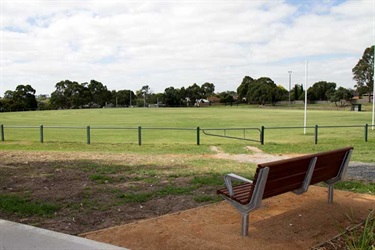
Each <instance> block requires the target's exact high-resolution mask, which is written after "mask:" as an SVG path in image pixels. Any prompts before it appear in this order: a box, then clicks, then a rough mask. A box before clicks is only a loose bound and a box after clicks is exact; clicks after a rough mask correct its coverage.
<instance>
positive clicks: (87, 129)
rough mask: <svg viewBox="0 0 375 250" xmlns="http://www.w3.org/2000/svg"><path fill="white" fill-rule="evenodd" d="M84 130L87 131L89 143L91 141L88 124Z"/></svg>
mask: <svg viewBox="0 0 375 250" xmlns="http://www.w3.org/2000/svg"><path fill="white" fill-rule="evenodd" d="M86 131H87V144H90V143H91V138H90V126H87V128H86Z"/></svg>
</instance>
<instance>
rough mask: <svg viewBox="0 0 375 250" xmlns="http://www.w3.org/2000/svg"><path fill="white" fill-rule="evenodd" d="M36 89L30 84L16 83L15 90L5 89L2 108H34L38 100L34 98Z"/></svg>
mask: <svg viewBox="0 0 375 250" xmlns="http://www.w3.org/2000/svg"><path fill="white" fill-rule="evenodd" d="M35 93H36V90H35V89H34V88H33V87H31V85H29V84H27V85H18V86H17V87H16V90H15V91H11V90H7V91H5V93H4V99H3V101H2V102H3V104H2V105H3V109H4V110H36V109H37V107H38V102H37V101H36V98H35Z"/></svg>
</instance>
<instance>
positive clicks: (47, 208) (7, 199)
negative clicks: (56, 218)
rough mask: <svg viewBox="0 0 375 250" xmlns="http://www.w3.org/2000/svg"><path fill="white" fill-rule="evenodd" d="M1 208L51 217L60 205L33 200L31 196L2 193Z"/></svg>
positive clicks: (0, 196) (27, 214)
mask: <svg viewBox="0 0 375 250" xmlns="http://www.w3.org/2000/svg"><path fill="white" fill-rule="evenodd" d="M0 209H1V210H2V211H4V212H8V213H15V214H19V215H22V216H33V215H35V216H43V217H49V216H52V215H53V214H54V212H56V211H57V210H58V209H59V206H57V205H54V204H50V203H44V202H39V201H32V200H31V199H29V198H24V197H20V196H15V195H9V194H0Z"/></svg>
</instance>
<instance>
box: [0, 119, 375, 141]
mask: <svg viewBox="0 0 375 250" xmlns="http://www.w3.org/2000/svg"><path fill="white" fill-rule="evenodd" d="M372 126H373V125H368V124H364V125H345V126H336V125H333V126H327V125H324V126H319V125H315V126H306V127H303V126H291V127H267V126H262V127H261V128H200V127H196V128H166V127H164V128H161V127H160V128H159V127H142V126H138V127H114V126H108V127H99V126H44V125H40V126H15V125H3V124H1V125H0V136H1V141H5V138H6V135H7V134H6V131H7V129H36V130H38V131H39V141H40V142H41V143H43V142H44V140H45V135H44V132H45V130H46V129H63V130H69V129H78V130H83V131H85V132H83V133H85V134H86V135H85V137H86V143H87V144H91V134H92V131H93V130H133V131H134V133H136V136H137V140H138V141H137V142H138V145H142V135H143V131H145V130H159V131H161V130H164V131H195V139H196V144H197V145H200V141H201V133H202V134H203V135H206V136H214V137H221V138H227V139H237V140H245V141H252V142H257V143H260V144H262V145H264V144H265V138H266V134H267V133H266V131H267V130H286V129H288V130H290V129H308V128H309V129H314V143H315V144H318V139H319V131H320V130H322V129H327V128H337V129H340V128H363V138H364V141H365V142H367V141H368V134H369V128H371V127H372ZM233 131H235V132H236V133H237V135H235V136H233V135H230V134H229V132H233ZM9 133H10V132H9ZM249 134H250V135H249Z"/></svg>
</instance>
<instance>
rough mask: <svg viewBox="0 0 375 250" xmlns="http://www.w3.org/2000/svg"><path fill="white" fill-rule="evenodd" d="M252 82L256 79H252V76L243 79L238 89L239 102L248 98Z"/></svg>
mask: <svg viewBox="0 0 375 250" xmlns="http://www.w3.org/2000/svg"><path fill="white" fill-rule="evenodd" d="M252 82H254V79H253V78H251V77H250V76H245V77H244V78H243V79H242V82H241V84H240V86H239V87H238V88H237V94H238V99H239V100H242V99H243V98H245V97H246V95H247V92H248V90H249V86H250V84H251V83H252Z"/></svg>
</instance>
